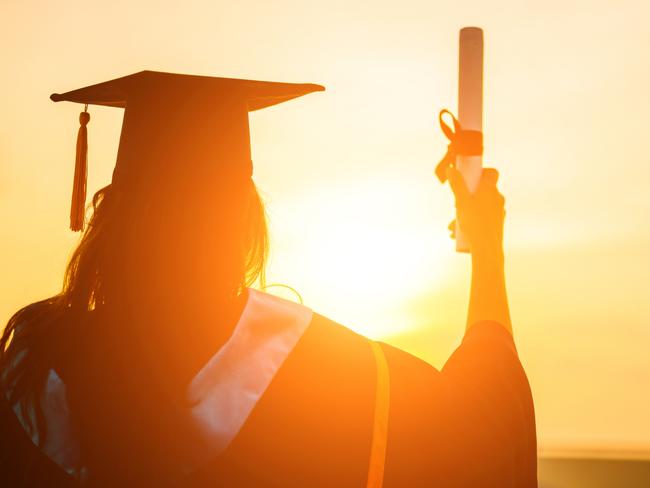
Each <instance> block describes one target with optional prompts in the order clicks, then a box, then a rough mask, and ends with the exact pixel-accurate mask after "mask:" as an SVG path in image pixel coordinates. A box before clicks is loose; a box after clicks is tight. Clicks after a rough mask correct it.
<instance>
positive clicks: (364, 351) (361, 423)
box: [0, 314, 537, 488]
mask: <svg viewBox="0 0 650 488" xmlns="http://www.w3.org/2000/svg"><path fill="white" fill-rule="evenodd" d="M382 350H383V352H384V354H385V356H386V359H387V362H388V366H389V377H390V406H389V408H390V410H389V421H388V434H387V452H386V462H385V475H384V485H383V486H384V487H404V486H409V487H417V486H428V487H433V486H435V487H476V488H478V487H521V488H527V487H535V486H537V481H536V440H535V420H534V411H533V403H532V397H531V393H530V388H529V385H528V382H527V379H526V376H525V373H524V371H523V369H522V366H521V364H520V362H519V359H518V356H517V352H516V349H515V346H514V343H513V341H512V337H511V336H510V334H509V333H508V332H507V331H506V330H505V329H504V328H503V327H502V326H500V325H499V324H496V323H491V322H485V323H479V324H476V325H474V326H473V327H471V328H470V329H469V331H468V332H467V333H466V336H465V338H464V340H463V342H462V344H461V345H460V346H459V348H458V349H457V350H456V351H455V352H454V354H453V355H452V357H451V358H450V359H449V361H448V362H447V364H446V365H445V367H444V368H443V369H442V371H437V370H436V369H435V368H433V367H432V366H430V365H429V364H427V363H425V362H424V361H421V360H419V359H417V358H415V357H413V356H411V355H409V354H407V353H405V352H403V351H401V350H399V349H396V348H394V347H391V346H389V345H386V344H382ZM376 381H377V366H376V363H375V359H374V357H373V353H372V350H371V347H370V343H369V341H368V339H366V338H364V337H362V336H360V335H358V334H355V333H354V332H352V331H350V330H349V329H347V328H345V327H343V326H341V325H338V324H336V323H334V322H332V321H330V320H328V319H326V318H325V317H322V316H320V315H317V314H314V316H313V320H312V322H311V323H310V325H309V327H308V328H307V329H306V331H305V332H304V334H303V336H302V337H301V339H300V340H299V342H298V343H297V345H296V346H295V348H294V349H293V351H292V352H291V354H290V355H289V356H288V357H287V359H286V360H285V362H284V364H283V365H282V367H281V368H280V369H279V371H278V372H277V374H276V375H275V377H274V379H273V381H272V383H271V384H270V386H269V388H268V389H267V390H266V392H265V393H264V395H263V396H262V397H261V399H260V400H259V402H258V403H257V405H256V406H255V408H254V409H253V411H252V413H251V415H250V416H249V417H248V419H247V421H246V423H245V424H244V426H243V428H242V429H241V431H240V432H239V434H238V435H237V437H236V438H235V439H234V440H233V441H232V443H231V444H230V445H229V447H228V448H227V449H226V450H225V451H224V452H223V453H221V454H220V455H218V456H215V457H214V458H213V459H211V460H210V461H208V462H206V463H204V464H203V465H202V466H201V467H199V468H198V469H196V470H195V471H194V472H193V473H192V474H191V475H189V476H187V477H185V478H183V479H181V480H178V479H177V480H174V483H175V485H176V486H201V487H202V486H206V487H207V486H210V487H214V486H224V487H251V486H268V487H282V486H288V487H293V486H296V487H298V486H299V487H305V486H309V487H320V486H322V487H326V486H327V487H332V486H337V487H365V486H366V482H367V477H368V463H369V456H370V449H371V443H372V436H373V421H374V416H373V414H374V409H375V394H376ZM5 403H6V402H5ZM116 428H119V427H116ZM0 429H1V431H2V438H1V440H0V444H1V452H0V486H78V484H77V482H76V481H73V480H72V479H71V478H69V477H68V476H67V475H65V474H64V472H63V471H62V470H60V469H59V468H58V467H57V466H56V465H55V464H54V463H52V462H51V461H50V460H49V459H48V458H47V457H46V456H44V455H43V454H41V453H40V451H39V450H38V449H37V448H36V447H35V446H34V445H33V444H32V443H31V440H30V439H29V437H28V436H27V435H26V433H25V432H24V431H23V429H22V427H21V426H20V424H19V423H18V421H17V419H16V417H15V416H14V415H13V413H12V412H11V410H10V409H8V407H7V406H6V405H5V404H3V405H2V410H1V411H0ZM24 472H31V473H32V475H33V476H34V478H33V480H21V479H20V478H21V477H22V476H23V475H22V474H20V473H24Z"/></svg>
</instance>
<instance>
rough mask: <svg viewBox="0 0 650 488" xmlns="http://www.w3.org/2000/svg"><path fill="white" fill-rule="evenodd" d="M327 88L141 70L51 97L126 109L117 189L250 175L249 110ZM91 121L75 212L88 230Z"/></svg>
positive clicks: (82, 139) (80, 147) (76, 225)
mask: <svg viewBox="0 0 650 488" xmlns="http://www.w3.org/2000/svg"><path fill="white" fill-rule="evenodd" d="M324 89H325V88H324V87H322V86H320V85H315V84H306V83H278V82H269V81H256V80H242V79H236V78H216V77H210V76H195V75H183V74H175V73H163V72H157V71H141V72H139V73H135V74H132V75H128V76H124V77H122V78H117V79H114V80H111V81H106V82H104V83H98V84H96V85H91V86H87V87H85V88H80V89H78V90H72V91H69V92H66V93H61V94H59V93H54V94H52V95H51V96H50V98H51V99H52V100H53V101H55V102H60V101H70V102H77V103H83V104H88V105H104V106H109V107H119V108H124V109H125V113H124V121H123V124H122V133H121V136H120V145H119V149H118V154H117V162H116V166H115V170H114V172H113V186H115V187H117V188H119V189H127V188H130V189H131V190H135V191H137V189H142V188H143V186H142V185H145V184H147V185H155V184H156V182H160V183H162V182H163V181H168V182H169V181H176V180H178V179H179V178H182V177H183V176H185V177H186V178H192V175H193V174H194V175H195V176H194V177H196V175H197V174H198V175H202V176H207V175H210V176H213V177H217V178H220V179H223V178H228V179H229V180H232V181H235V180H236V179H239V178H241V177H242V176H243V177H246V178H247V177H250V176H251V174H252V163H251V152H250V137H249V128H248V112H250V111H254V110H259V109H262V108H266V107H270V106H272V105H276V104H278V103H282V102H285V101H287V100H291V99H293V98H297V97H300V96H302V95H306V94H308V93H312V92H315V91H323V90H324ZM84 114H85V115H84ZM88 120H89V116H88V114H86V113H85V112H83V113H82V114H81V116H80V121H81V125H82V127H81V128H80V131H79V138H78V141H77V166H76V169H75V185H74V190H73V209H72V211H71V228H73V230H79V229H80V228H82V227H83V208H84V205H85V180H86V127H85V126H86V124H87V123H88ZM80 209H81V210H80ZM80 214H81V217H79V215H80ZM75 215H76V217H75Z"/></svg>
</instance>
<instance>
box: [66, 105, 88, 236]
mask: <svg viewBox="0 0 650 488" xmlns="http://www.w3.org/2000/svg"><path fill="white" fill-rule="evenodd" d="M88 122H90V114H89V113H88V105H86V106H85V108H84V111H83V112H81V113H80V114H79V124H81V126H80V127H79V133H78V134H77V157H76V159H75V166H74V182H73V184H72V206H71V207H70V229H71V230H72V231H74V232H77V231H80V230H83V228H84V216H85V213H86V183H87V178H88V129H87V128H86V126H87V125H88Z"/></svg>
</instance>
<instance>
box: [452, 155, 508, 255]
mask: <svg viewBox="0 0 650 488" xmlns="http://www.w3.org/2000/svg"><path fill="white" fill-rule="evenodd" d="M447 177H448V178H449V184H450V185H451V189H452V190H453V192H454V196H455V197H456V218H457V220H458V225H459V227H460V229H461V230H462V231H463V234H464V235H465V236H466V237H467V240H468V241H469V244H470V249H471V252H472V254H473V255H479V254H480V255H483V254H485V253H487V254H488V255H492V254H493V253H495V252H496V253H498V254H501V253H502V252H503V221H504V217H505V210H504V204H505V198H504V197H503V195H501V194H500V193H499V190H498V189H497V181H498V179H499V172H498V171H497V170H496V169H494V168H485V169H483V174H482V175H481V181H480V182H479V185H478V188H477V189H476V192H475V193H474V194H472V193H470V191H469V189H468V188H467V184H466V183H465V179H464V178H463V175H462V173H461V172H460V171H458V169H456V168H453V167H450V168H449V169H448V171H447Z"/></svg>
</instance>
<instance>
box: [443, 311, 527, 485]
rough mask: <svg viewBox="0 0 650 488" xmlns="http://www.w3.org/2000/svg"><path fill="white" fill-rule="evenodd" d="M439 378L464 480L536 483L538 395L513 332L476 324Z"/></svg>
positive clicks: (454, 470) (452, 460)
mask: <svg viewBox="0 0 650 488" xmlns="http://www.w3.org/2000/svg"><path fill="white" fill-rule="evenodd" d="M439 379H440V383H441V388H442V389H443V391H444V392H446V394H447V399H448V402H447V409H448V411H447V418H448V424H447V425H448V426H449V427H450V428H451V431H449V430H448V431H447V445H448V448H449V454H450V456H449V459H448V467H449V468H450V470H451V472H450V475H451V476H452V477H453V478H454V479H455V480H457V481H458V485H459V486H474V487H479V486H485V487H488V486H490V487H491V486H495V487H497V486H498V487H521V488H527V487H536V486H537V461H536V459H537V452H536V451H537V447H536V433H535V414H534V408H533V399H532V394H531V391H530V386H529V384H528V380H527V378H526V374H525V372H524V369H523V367H522V365H521V363H520V361H519V357H518V354H517V350H516V347H515V344H514V341H513V338H512V335H511V334H510V333H509V332H508V331H507V330H506V329H505V328H504V327H503V326H501V325H500V324H498V323H496V322H480V323H478V324H475V325H474V326H472V327H470V329H469V330H468V331H467V332H466V334H465V337H464V339H463V342H462V344H461V345H460V346H459V347H458V349H456V351H455V352H454V353H453V354H452V356H451V357H450V358H449V360H448V361H447V363H446V364H445V366H444V368H443V369H442V371H441V375H440V378H439Z"/></svg>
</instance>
